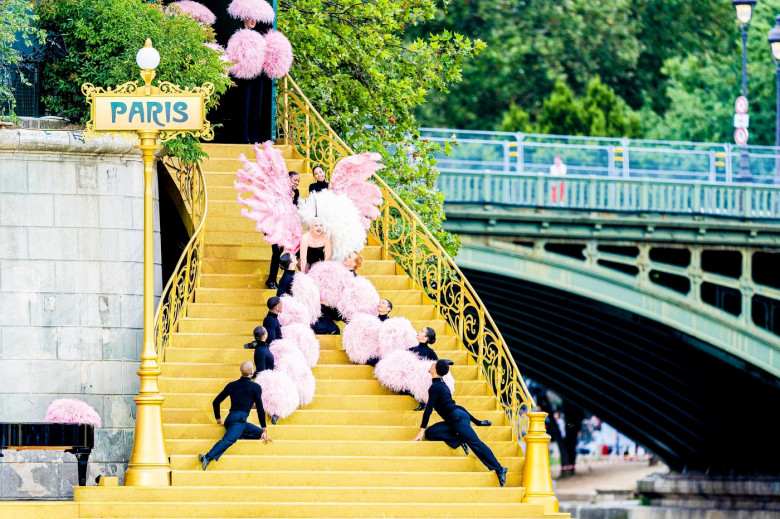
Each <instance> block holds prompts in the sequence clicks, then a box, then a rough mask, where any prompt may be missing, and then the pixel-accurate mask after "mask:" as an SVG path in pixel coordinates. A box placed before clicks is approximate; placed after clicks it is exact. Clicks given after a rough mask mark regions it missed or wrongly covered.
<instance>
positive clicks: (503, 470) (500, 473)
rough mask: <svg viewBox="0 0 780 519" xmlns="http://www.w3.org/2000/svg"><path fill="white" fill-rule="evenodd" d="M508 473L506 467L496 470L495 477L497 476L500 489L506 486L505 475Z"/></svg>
mask: <svg viewBox="0 0 780 519" xmlns="http://www.w3.org/2000/svg"><path fill="white" fill-rule="evenodd" d="M507 472H509V469H508V468H506V467H501V468H500V469H498V470H496V476H498V484H499V485H501V486H502V487H503V486H504V485H506V473H507Z"/></svg>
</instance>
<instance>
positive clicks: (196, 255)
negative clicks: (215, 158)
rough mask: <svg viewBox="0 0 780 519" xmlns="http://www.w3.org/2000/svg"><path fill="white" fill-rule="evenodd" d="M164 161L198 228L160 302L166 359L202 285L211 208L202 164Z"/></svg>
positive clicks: (159, 345) (157, 336)
mask: <svg viewBox="0 0 780 519" xmlns="http://www.w3.org/2000/svg"><path fill="white" fill-rule="evenodd" d="M162 163H163V166H165V168H166V169H167V170H168V172H169V173H170V175H171V178H172V179H173V181H174V182H175V183H176V184H177V186H178V188H179V190H180V192H181V195H182V200H183V201H184V205H185V208H186V209H187V211H188V214H189V217H190V221H191V222H192V229H194V232H193V231H192V229H190V232H191V237H190V241H189V242H188V243H187V246H186V247H185V248H184V251H183V252H182V253H181V257H180V258H179V262H178V263H177V264H176V268H175V269H174V271H173V275H172V276H171V278H170V279H169V280H168V283H166V285H165V288H164V289H163V292H162V296H161V297H160V304H159V305H157V312H156V314H155V316H154V323H155V324H154V344H155V347H156V349H157V357H158V362H162V361H164V360H165V350H166V348H167V346H168V344H169V343H170V341H171V336H172V335H173V333H174V332H176V330H177V329H178V326H179V318H180V317H183V316H185V315H187V306H188V305H189V303H190V302H191V301H192V298H193V296H194V294H195V288H197V287H198V286H199V285H200V273H201V265H202V262H203V237H204V236H205V233H204V232H203V227H204V223H205V222H206V213H207V210H208V209H207V203H206V202H207V199H206V184H205V182H204V177H203V171H202V170H201V169H200V164H184V163H182V162H181V161H180V160H179V159H176V158H173V157H165V158H164V159H163V160H162Z"/></svg>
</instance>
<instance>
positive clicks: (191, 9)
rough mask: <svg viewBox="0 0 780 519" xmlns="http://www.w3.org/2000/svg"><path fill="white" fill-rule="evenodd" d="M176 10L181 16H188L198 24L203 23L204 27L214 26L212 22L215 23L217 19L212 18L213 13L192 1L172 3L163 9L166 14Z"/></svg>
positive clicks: (185, 0) (183, 0) (184, 0)
mask: <svg viewBox="0 0 780 519" xmlns="http://www.w3.org/2000/svg"><path fill="white" fill-rule="evenodd" d="M177 10H178V11H179V12H181V14H183V15H186V16H189V17H190V18H192V19H193V20H195V21H198V22H200V23H205V24H206V25H214V22H216V21H217V17H216V16H214V13H212V12H211V10H209V8H208V7H206V6H205V5H203V4H201V3H199V2H193V1H192V0H181V1H179V2H172V3H170V4H168V7H166V8H165V12H166V13H176V11H177Z"/></svg>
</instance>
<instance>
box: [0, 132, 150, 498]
mask: <svg viewBox="0 0 780 519" xmlns="http://www.w3.org/2000/svg"><path fill="white" fill-rule="evenodd" d="M155 184H156V179H155ZM156 202H157V186H156V185H155V211H156V214H155V222H154V224H155V249H156V250H155V262H156V265H155V293H156V294H158V295H159V293H160V291H161V288H162V282H161V268H160V234H159V217H158V215H157V210H156V209H157V207H156V206H157V204H156ZM143 223H144V221H143V165H142V162H141V157H140V152H138V151H137V150H134V149H133V146H132V143H130V142H128V141H124V140H122V139H116V138H101V139H97V140H94V141H89V142H84V141H83V139H82V138H81V134H80V133H78V132H67V131H52V132H49V131H36V130H0V422H19V421H28V422H34V421H42V420H43V418H44V416H45V414H46V409H47V407H48V405H49V404H50V403H51V402H52V401H53V400H55V399H57V398H60V397H75V398H79V399H81V400H84V401H86V402H87V403H89V404H90V405H91V406H93V407H94V408H95V409H96V410H97V412H98V413H99V414H100V416H101V418H102V421H103V426H102V427H101V428H100V429H98V430H97V431H96V439H95V449H94V450H93V453H92V456H91V457H90V460H89V474H88V478H89V479H88V484H90V483H91V484H94V478H95V476H96V475H98V474H103V475H111V476H114V475H116V476H120V479H121V477H122V475H123V473H124V469H125V466H126V463H127V460H128V459H129V456H130V451H131V446H132V436H133V427H134V418H135V403H134V402H133V396H134V395H136V393H137V391H138V376H137V375H136V373H135V372H136V371H137V369H138V365H139V357H140V352H141V343H142V327H143V305H142V301H143ZM4 455H5V457H3V458H0V499H19V498H32V497H34V498H65V497H69V496H72V495H73V489H72V487H73V485H74V484H75V483H76V482H77V477H76V465H75V458H74V457H73V456H72V455H71V454H65V453H61V452H56V451H22V452H14V451H4Z"/></svg>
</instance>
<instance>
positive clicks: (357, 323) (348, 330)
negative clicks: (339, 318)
mask: <svg viewBox="0 0 780 519" xmlns="http://www.w3.org/2000/svg"><path fill="white" fill-rule="evenodd" d="M381 325H382V323H381V322H380V321H379V319H377V318H376V317H374V316H373V315H368V314H357V315H356V316H354V317H353V318H352V320H350V321H349V322H348V323H347V325H346V326H344V331H343V332H342V336H341V344H342V346H343V347H344V351H345V352H346V354H347V357H349V360H351V361H352V362H354V363H355V364H365V363H366V362H368V360H369V359H371V358H374V357H379V355H378V354H377V346H378V345H379V328H380V326H381Z"/></svg>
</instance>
